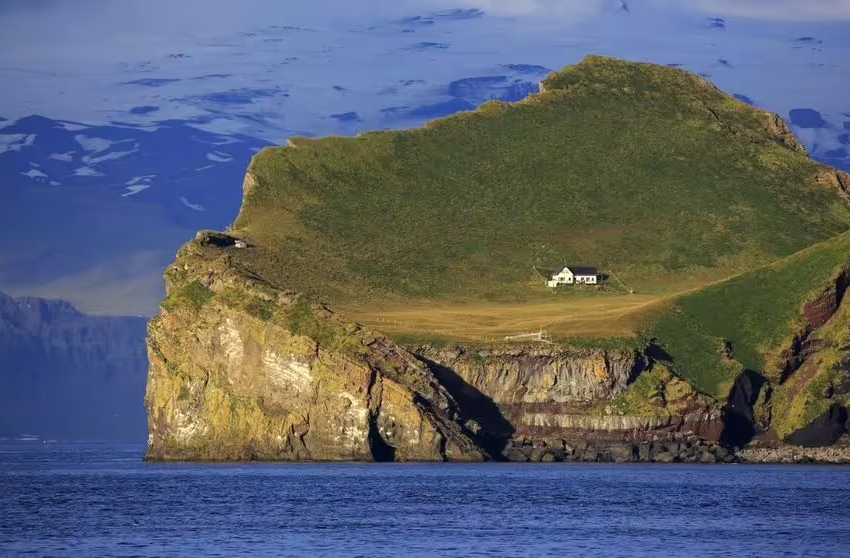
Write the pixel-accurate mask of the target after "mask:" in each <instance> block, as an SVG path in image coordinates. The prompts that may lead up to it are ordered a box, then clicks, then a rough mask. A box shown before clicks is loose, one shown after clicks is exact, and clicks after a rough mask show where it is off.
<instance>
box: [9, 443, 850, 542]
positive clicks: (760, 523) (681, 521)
mask: <svg viewBox="0 0 850 558" xmlns="http://www.w3.org/2000/svg"><path fill="white" fill-rule="evenodd" d="M143 450H144V448H143V447H142V446H141V445H106V444H95V445H82V444H68V445H60V444H47V445H42V444H38V443H2V444H0V556H3V557H7V556H51V557H60V556H73V557H94V556H97V557H102V556H145V557H147V556H255V557H261V556H352V557H353V556H364V557H367V556H368V557H370V558H372V557H380V556H403V557H406V558H410V557H416V556H453V557H454V556H534V557H542V556H606V557H616V556H821V557H824V556H844V557H846V556H848V555H850V468H848V467H826V466H744V465H726V466H722V465H716V466H710V465H702V466H697V465H645V464H641V465H605V464H555V463H553V464H523V465H517V464H297V465H285V464H284V465H279V464H243V465H210V464H198V465H196V464H150V463H144V462H142V461H141V457H142V452H143Z"/></svg>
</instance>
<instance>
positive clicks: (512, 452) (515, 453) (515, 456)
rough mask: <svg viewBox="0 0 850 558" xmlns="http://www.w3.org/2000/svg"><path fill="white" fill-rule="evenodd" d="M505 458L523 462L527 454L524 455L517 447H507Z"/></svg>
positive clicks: (526, 459) (526, 458)
mask: <svg viewBox="0 0 850 558" xmlns="http://www.w3.org/2000/svg"><path fill="white" fill-rule="evenodd" d="M505 458H506V459H507V460H508V461H516V462H518V463H524V462H526V461H528V456H527V455H525V453H523V452H522V451H521V450H520V449H519V448H508V449H507V450H506V451H505Z"/></svg>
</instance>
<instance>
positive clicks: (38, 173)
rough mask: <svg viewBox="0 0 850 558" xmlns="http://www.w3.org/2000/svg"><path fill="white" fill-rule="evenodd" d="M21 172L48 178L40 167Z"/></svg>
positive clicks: (35, 176) (31, 176) (32, 176)
mask: <svg viewBox="0 0 850 558" xmlns="http://www.w3.org/2000/svg"><path fill="white" fill-rule="evenodd" d="M21 174H22V175H24V176H29V177H30V178H47V175H46V174H44V173H43V172H41V171H40V170H38V169H30V170H28V171H27V172H22V173H21Z"/></svg>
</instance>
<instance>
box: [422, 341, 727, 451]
mask: <svg viewBox="0 0 850 558" xmlns="http://www.w3.org/2000/svg"><path fill="white" fill-rule="evenodd" d="M411 350H412V351H413V352H414V353H415V354H417V356H419V357H420V358H422V359H423V361H424V362H426V363H427V364H429V366H431V367H432V369H434V370H435V373H436V374H437V376H438V377H439V378H440V380H441V381H442V382H443V383H444V384H445V385H446V386H447V387H448V388H449V389H450V390H451V391H452V394H453V395H454V396H455V397H456V398H457V399H458V400H462V401H464V402H465V403H466V404H465V405H464V409H465V410H466V411H467V412H469V411H478V412H479V413H480V415H479V416H476V417H474V418H475V420H480V421H481V422H482V423H483V424H486V425H487V426H488V427H489V431H490V433H491V434H499V435H501V436H502V439H501V440H498V441H497V440H490V441H489V444H490V446H489V447H491V448H493V447H495V445H497V443H501V444H503V445H504V444H507V449H506V450H504V452H505V454H506V455H508V451H509V450H510V448H511V447H513V448H516V447H526V446H534V447H537V446H543V447H562V448H563V447H565V446H574V445H576V444H579V443H584V444H587V443H590V444H591V445H594V446H596V447H606V448H609V450H610V448H611V447H613V446H621V447H623V445H624V444H626V445H628V444H633V443H640V442H650V441H653V440H666V439H670V438H671V437H673V436H674V435H676V434H682V433H690V434H695V435H699V436H701V437H703V438H705V439H708V440H717V439H718V438H719V435H720V430H721V429H722V423H721V414H720V411H719V409H718V408H717V407H716V406H714V405H713V404H712V403H711V402H710V401H708V400H706V399H704V398H701V397H699V396H698V395H697V394H696V393H695V392H694V391H693V390H692V388H690V386H687V387H685V386H686V383H685V382H683V381H681V380H679V379H678V378H675V377H674V376H672V375H670V374H669V373H667V372H663V373H661V372H659V370H658V369H656V370H650V368H651V367H652V363H651V361H650V360H649V359H648V358H647V356H646V355H645V354H644V352H643V351H640V350H633V349H632V350H629V349H620V350H604V349H573V348H569V347H563V346H558V345H546V346H536V347H522V346H511V345H503V346H496V347H492V346H491V347H458V346H453V347H446V348H435V347H418V348H413V349H411ZM658 368H661V365H658ZM641 375H644V377H643V379H645V380H649V381H648V382H647V381H643V380H642V381H641V382H639V383H635V380H636V379H637V378H638V377H639V376H641ZM642 384H653V385H652V388H651V389H652V390H656V391H652V393H645V394H644V393H641V394H640V395H638V396H635V394H633V393H631V392H632V391H634V390H638V389H643V388H644V386H643V385H642ZM668 385H675V386H676V389H670V390H667V389H666V387H667V386H668ZM641 399H645V401H643V402H642V403H645V405H644V404H642V405H640V406H636V405H633V404H632V403H634V402H635V401H637V400H641ZM606 451H607V450H606ZM561 453H563V452H561ZM605 453H606V452H603V454H605ZM607 453H610V451H607ZM508 457H509V456H508Z"/></svg>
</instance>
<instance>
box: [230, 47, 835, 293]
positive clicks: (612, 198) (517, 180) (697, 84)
mask: <svg viewBox="0 0 850 558" xmlns="http://www.w3.org/2000/svg"><path fill="white" fill-rule="evenodd" d="M544 87H545V92H543V93H541V94H539V95H534V96H532V97H530V98H529V99H527V100H526V101H523V102H521V103H517V104H504V103H488V104H486V105H484V106H483V107H481V108H480V109H479V110H478V111H475V112H468V113H461V114H457V115H455V116H452V117H449V118H445V119H442V120H438V121H435V122H432V123H430V124H428V125H426V126H425V127H424V128H421V129H415V130H406V131H391V132H375V133H368V134H364V135H361V136H359V137H356V138H339V137H331V138H324V139H320V140H310V139H306V138H296V139H293V140H292V141H291V142H290V146H288V147H285V148H272V149H266V150H264V151H263V152H262V153H260V154H259V155H258V156H256V158H255V159H254V161H253V163H252V166H251V169H250V172H251V174H252V175H253V177H254V178H255V180H256V183H255V185H254V186H253V187H252V188H250V189H249V191H248V192H247V194H246V197H245V201H244V204H243V208H242V210H241V212H240V215H239V218H238V219H237V221H236V223H235V225H234V228H235V229H236V231H237V232H239V233H240V234H243V235H245V236H247V237H248V238H250V239H251V240H252V241H253V242H254V243H255V244H256V248H255V249H252V250H246V251H243V252H242V253H240V254H239V256H238V257H240V258H242V259H244V260H247V261H245V262H244V263H247V264H248V265H250V267H252V268H253V269H255V270H256V271H257V272H259V273H260V274H262V275H263V276H264V277H266V278H268V279H269V280H271V281H273V282H275V283H278V284H280V285H283V286H286V287H287V288H292V289H295V290H300V291H307V292H311V293H313V294H316V295H318V296H321V297H322V298H323V299H324V300H326V301H327V302H330V303H332V304H338V303H357V302H359V303H365V302H372V301H375V300H396V301H400V302H401V301H406V300H410V299H420V300H422V299H438V300H443V301H458V300H465V301H470V302H474V301H478V302H484V301H491V302H492V301H495V302H505V301H515V302H516V301H526V300H533V299H535V298H543V297H546V296H547V295H549V294H550V293H549V292H548V291H547V289H546V287H545V286H544V285H543V280H542V278H541V277H540V276H539V275H537V274H536V273H535V271H534V266H535V265H546V264H552V263H555V264H558V263H562V262H572V263H581V264H588V265H597V266H599V267H601V268H603V269H604V270H608V271H615V272H616V273H617V276H618V277H619V278H621V279H623V281H624V282H625V283H627V284H628V285H629V286H630V287H634V288H636V289H637V290H638V291H642V292H647V291H657V292H661V291H664V292H667V293H671V292H675V291H676V290H681V288H682V287H686V286H687V287H692V286H695V285H698V284H700V283H701V282H705V281H707V280H715V279H719V278H722V277H725V276H728V275H731V274H733V273H736V272H740V271H744V270H747V269H751V268H753V267H756V266H758V265H763V264H766V263H769V262H770V261H773V260H775V259H776V258H779V257H783V256H787V255H789V254H791V253H794V252H796V251H798V250H801V249H803V248H805V247H807V246H809V245H812V244H814V243H816V242H819V241H822V240H824V239H826V238H828V237H831V236H833V235H835V234H838V233H840V232H843V231H845V230H847V229H848V226H850V212H848V210H847V208H846V207H845V206H844V205H843V204H842V202H841V201H840V199H839V197H838V196H837V195H836V192H835V191H834V190H832V189H830V188H828V187H825V186H820V185H818V184H817V182H816V175H817V173H818V172H819V169H820V168H821V167H820V166H819V165H818V164H817V163H815V162H813V161H812V160H810V159H809V158H808V157H807V156H806V155H805V154H804V153H803V152H802V151H801V150H797V149H793V148H792V147H789V145H787V144H786V143H783V140H782V138H781V137H780V136H779V135H777V134H775V133H772V132H770V131H768V130H769V128H770V125H769V122H770V121H771V115H769V114H768V113H766V112H764V111H761V110H758V109H755V108H753V107H750V106H748V105H746V104H744V103H741V102H739V101H737V100H735V99H733V98H732V97H730V96H728V95H726V94H724V93H722V92H721V91H719V90H717V89H716V88H714V87H713V86H711V85H710V84H708V83H707V82H706V81H705V80H703V79H702V78H700V77H698V76H695V75H693V74H690V73H687V72H684V71H681V70H678V69H674V68H668V67H663V66H656V65H650V64H638V63H631V62H624V61H619V60H614V59H609V58H602V57H588V58H586V59H585V60H584V61H583V62H582V63H580V64H578V65H575V66H571V67H568V68H566V69H565V70H563V71H562V72H560V73H556V74H553V75H552V76H550V77H549V78H548V79H547V80H546V81H545V82H544Z"/></svg>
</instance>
